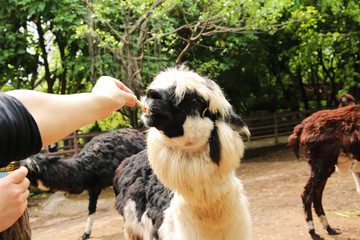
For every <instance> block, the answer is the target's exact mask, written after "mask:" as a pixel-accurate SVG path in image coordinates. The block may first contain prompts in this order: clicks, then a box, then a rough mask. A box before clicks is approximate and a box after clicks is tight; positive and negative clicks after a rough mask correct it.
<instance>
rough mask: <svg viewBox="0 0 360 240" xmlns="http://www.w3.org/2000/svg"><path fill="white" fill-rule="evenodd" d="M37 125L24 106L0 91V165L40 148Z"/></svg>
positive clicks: (23, 156) (23, 157) (26, 155)
mask: <svg viewBox="0 0 360 240" xmlns="http://www.w3.org/2000/svg"><path fill="white" fill-rule="evenodd" d="M41 147H42V141H41V136H40V132H39V129H38V126H37V124H36V122H35V120H34V118H33V117H32V116H31V114H30V113H29V111H28V110H27V109H26V108H25V106H24V105H23V104H22V103H21V102H20V101H19V100H18V99H16V98H14V97H12V96H9V95H7V94H5V93H1V92H0V167H4V166H6V165H8V164H9V163H10V162H12V161H18V160H22V159H25V158H27V157H29V156H31V155H33V154H35V153H38V152H39V151H40V150H41Z"/></svg>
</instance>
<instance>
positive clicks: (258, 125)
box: [243, 110, 316, 143]
mask: <svg viewBox="0 0 360 240" xmlns="http://www.w3.org/2000/svg"><path fill="white" fill-rule="evenodd" d="M315 111H316V110H307V111H299V112H288V113H275V114H271V115H264V116H257V117H244V118H243V120H244V122H245V123H246V124H247V125H248V127H249V130H250V133H251V140H257V139H264V138H274V139H275V143H278V141H279V137H281V136H288V135H290V134H291V133H292V131H293V129H294V127H295V126H296V125H297V124H299V123H300V122H301V121H302V120H303V119H304V118H306V117H307V116H309V115H310V114H311V113H313V112H315Z"/></svg>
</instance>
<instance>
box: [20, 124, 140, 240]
mask: <svg viewBox="0 0 360 240" xmlns="http://www.w3.org/2000/svg"><path fill="white" fill-rule="evenodd" d="M145 147H146V141H145V137H144V135H143V133H141V132H139V131H137V130H134V129H121V130H116V131H111V132H107V133H104V134H101V135H98V136H96V137H94V138H93V139H92V140H91V141H90V142H88V143H87V144H85V146H84V149H83V150H82V151H81V152H80V153H79V154H78V155H76V156H73V157H72V158H70V159H62V158H60V157H58V156H52V157H51V156H45V155H42V154H37V155H35V156H33V157H31V158H28V159H26V160H25V161H23V163H22V164H23V165H24V166H25V167H27V168H28V169H29V173H28V175H27V178H28V179H29V180H30V182H31V184H32V185H34V186H38V187H39V188H40V189H41V190H44V191H48V190H53V191H56V190H60V191H65V192H69V193H73V194H79V193H82V192H83V191H84V190H88V193H89V216H88V220H87V226H86V229H85V233H84V234H83V236H82V237H81V238H80V239H87V238H89V236H90V234H91V229H92V224H93V214H94V213H95V211H96V203H97V199H98V196H99V194H100V193H101V191H102V190H103V189H105V188H106V187H108V186H111V185H112V181H113V178H114V174H115V170H116V168H117V167H118V166H119V164H120V163H121V162H122V161H123V160H124V159H125V158H127V157H129V156H131V155H133V154H136V153H138V152H140V151H141V150H143V149H144V148H145Z"/></svg>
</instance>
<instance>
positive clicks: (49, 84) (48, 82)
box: [36, 16, 54, 93]
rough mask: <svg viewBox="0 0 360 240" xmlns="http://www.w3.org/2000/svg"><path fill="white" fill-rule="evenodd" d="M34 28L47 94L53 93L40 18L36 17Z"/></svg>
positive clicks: (52, 82)
mask: <svg viewBox="0 0 360 240" xmlns="http://www.w3.org/2000/svg"><path fill="white" fill-rule="evenodd" d="M36 27H37V31H38V34H39V44H40V48H41V52H42V58H43V60H44V67H45V79H46V82H47V84H48V93H53V92H54V90H53V86H54V81H53V79H51V74H50V67H49V62H48V59H47V58H48V54H47V52H46V46H45V39H44V31H43V29H42V26H41V18H40V16H38V18H37V21H36Z"/></svg>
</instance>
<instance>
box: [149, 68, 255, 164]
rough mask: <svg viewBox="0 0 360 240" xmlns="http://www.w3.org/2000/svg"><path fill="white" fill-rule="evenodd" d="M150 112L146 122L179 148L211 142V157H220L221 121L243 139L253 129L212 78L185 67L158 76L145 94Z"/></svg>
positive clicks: (196, 147)
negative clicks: (219, 133) (219, 131)
mask: <svg viewBox="0 0 360 240" xmlns="http://www.w3.org/2000/svg"><path fill="white" fill-rule="evenodd" d="M142 102H143V103H144V105H145V106H146V107H147V108H148V109H149V110H150V113H144V114H143V115H142V120H143V122H144V123H145V124H146V125H147V126H149V127H154V128H156V129H157V130H158V131H159V132H161V133H162V134H163V135H165V138H163V142H166V144H167V145H169V146H172V147H176V148H178V149H187V150H189V149H191V150H197V149H203V148H204V146H205V145H209V146H210V155H211V159H212V161H213V162H215V163H217V164H218V163H219V161H220V155H221V153H220V151H221V143H220V140H219V135H218V125H219V123H220V122H224V123H226V124H227V125H228V126H229V127H230V128H232V129H233V131H235V132H237V133H238V134H239V135H240V136H241V138H242V139H243V140H248V138H249V136H250V133H249V131H248V129H247V127H246V125H245V123H244V122H243V121H242V120H241V118H240V117H239V116H238V115H236V114H235V113H234V112H233V110H232V107H231V105H230V103H229V102H228V101H227V100H226V98H225V97H224V95H223V93H222V91H221V89H220V88H219V86H218V85H217V84H216V83H215V82H214V81H212V80H210V79H207V78H203V77H201V76H199V75H198V74H197V73H195V72H192V71H189V70H185V69H184V68H182V67H180V68H172V69H168V70H167V71H165V72H162V73H160V74H159V75H157V76H156V78H155V79H154V81H153V82H152V83H151V85H150V86H149V88H148V91H147V94H146V96H145V97H143V98H142Z"/></svg>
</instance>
